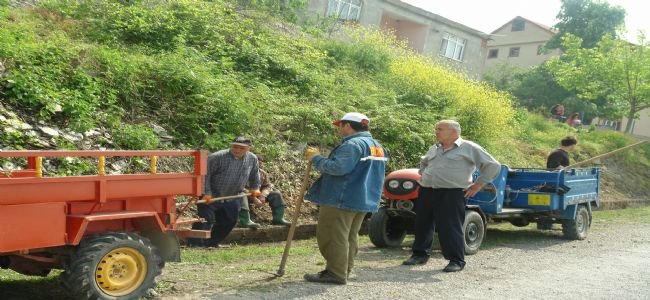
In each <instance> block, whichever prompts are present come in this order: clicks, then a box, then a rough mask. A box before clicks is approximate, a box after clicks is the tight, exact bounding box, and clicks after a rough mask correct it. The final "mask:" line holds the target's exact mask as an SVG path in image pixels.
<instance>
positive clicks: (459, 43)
mask: <svg viewBox="0 0 650 300" xmlns="http://www.w3.org/2000/svg"><path fill="white" fill-rule="evenodd" d="M465 41H466V40H465V39H462V38H459V37H457V36H455V35H453V34H451V33H447V32H445V33H444V34H443V35H442V45H440V55H442V56H444V57H448V58H451V59H455V60H459V61H463V52H464V50H465Z"/></svg>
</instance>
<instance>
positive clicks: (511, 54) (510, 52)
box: [508, 47, 521, 57]
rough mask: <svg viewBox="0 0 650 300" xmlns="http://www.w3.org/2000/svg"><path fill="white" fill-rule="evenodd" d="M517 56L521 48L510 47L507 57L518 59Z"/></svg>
mask: <svg viewBox="0 0 650 300" xmlns="http://www.w3.org/2000/svg"><path fill="white" fill-rule="evenodd" d="M515 51H516V52H515ZM513 53H517V55H513ZM519 54H521V47H510V49H509V50H508V57H519Z"/></svg>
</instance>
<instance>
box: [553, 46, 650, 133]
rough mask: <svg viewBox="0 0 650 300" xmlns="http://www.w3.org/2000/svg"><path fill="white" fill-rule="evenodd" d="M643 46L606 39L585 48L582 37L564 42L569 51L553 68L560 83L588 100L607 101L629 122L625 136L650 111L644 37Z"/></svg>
mask: <svg viewBox="0 0 650 300" xmlns="http://www.w3.org/2000/svg"><path fill="white" fill-rule="evenodd" d="M639 41H640V45H634V44H630V43H628V42H626V41H623V40H619V39H614V38H612V37H609V36H606V37H605V38H603V40H602V41H600V42H599V43H598V44H597V45H596V47H595V48H593V49H583V48H581V44H582V41H581V39H580V38H579V37H576V36H573V35H567V36H566V37H564V38H563V43H562V45H563V47H564V48H565V49H566V52H565V54H564V55H563V56H562V57H554V58H553V59H551V60H550V61H549V67H550V68H551V70H552V72H553V74H555V76H556V78H557V80H558V83H559V84H560V85H561V86H563V87H564V88H567V89H572V88H575V89H576V90H577V91H578V92H579V96H580V97H581V98H584V99H597V98H599V97H604V98H605V99H607V105H609V106H611V108H612V109H617V110H619V112H621V113H623V114H624V115H625V116H626V117H627V118H628V120H627V124H626V125H625V132H627V133H629V132H630V130H631V127H632V120H633V119H636V118H638V114H639V112H640V111H641V110H643V109H646V108H650V47H649V46H648V45H647V44H646V42H645V37H644V36H643V35H641V36H639Z"/></svg>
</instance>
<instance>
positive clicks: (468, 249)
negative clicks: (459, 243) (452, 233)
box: [463, 210, 485, 255]
mask: <svg viewBox="0 0 650 300" xmlns="http://www.w3.org/2000/svg"><path fill="white" fill-rule="evenodd" d="M463 233H464V234H465V254H467V255H472V254H476V253H477V252H478V249H479V248H480V247H481V243H483V238H484V237H485V223H484V222H483V218H482V217H481V215H480V214H479V213H477V212H475V211H473V210H466V211H465V224H464V226H463Z"/></svg>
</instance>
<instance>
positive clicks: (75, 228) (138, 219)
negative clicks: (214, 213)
mask: <svg viewBox="0 0 650 300" xmlns="http://www.w3.org/2000/svg"><path fill="white" fill-rule="evenodd" d="M134 156H139V157H148V158H149V160H150V172H149V173H146V174H128V175H108V174H105V171H104V164H105V159H106V157H134ZM159 156H189V157H192V158H193V159H194V171H193V172H190V173H158V172H157V160H158V157H159ZM44 157H85V158H90V159H96V161H97V163H98V166H97V175H88V176H63V177H60V176H43V167H42V164H43V162H42V161H43V158H44ZM206 157H207V153H206V152H204V151H0V158H5V159H7V158H11V159H23V160H26V164H27V166H26V168H25V169H22V170H15V171H7V170H5V172H4V173H0V267H2V268H8V269H12V270H14V271H16V272H18V273H22V274H27V275H41V276H46V275H47V274H48V273H49V272H50V270H51V269H63V270H64V271H63V273H61V275H60V279H61V282H62V284H63V287H64V289H65V290H66V291H67V292H68V293H69V294H70V296H72V297H73V298H75V299H138V298H139V297H141V296H142V295H145V294H146V292H147V290H148V289H150V288H152V287H154V284H155V283H154V279H155V277H156V276H158V275H159V274H160V273H161V269H162V268H163V266H164V264H165V262H167V261H180V246H179V240H178V238H179V237H200V238H208V237H209V231H198V230H189V229H182V228H180V227H179V225H181V224H191V223H193V222H197V221H200V219H191V220H185V221H181V220H179V219H177V214H176V196H179V195H187V196H190V197H196V196H198V195H200V194H201V193H202V190H203V187H202V186H203V176H204V175H205V173H206Z"/></svg>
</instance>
